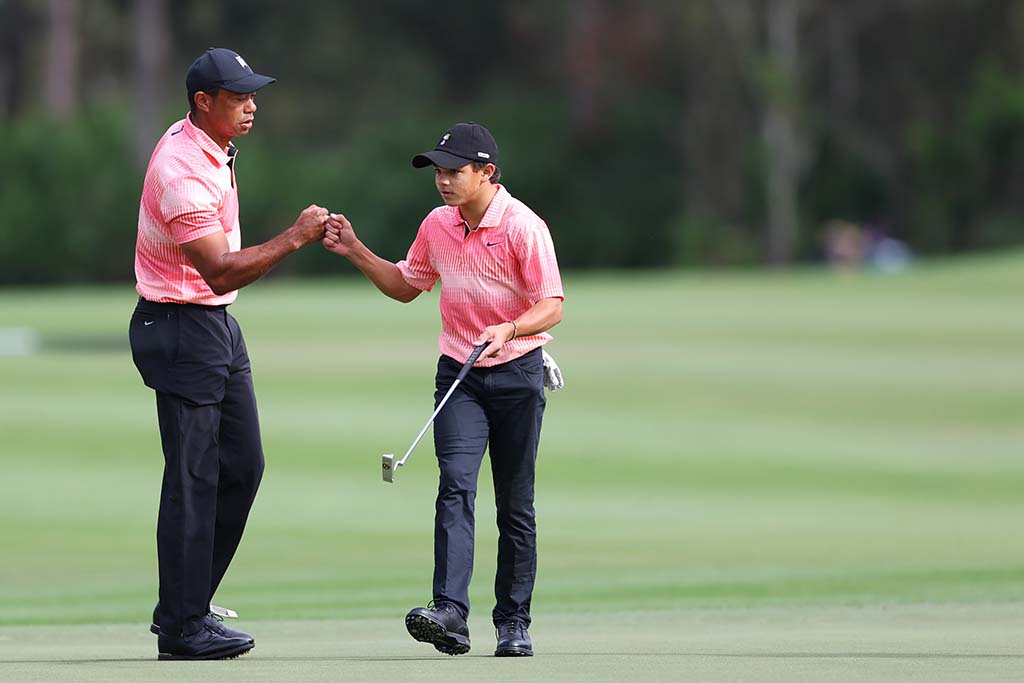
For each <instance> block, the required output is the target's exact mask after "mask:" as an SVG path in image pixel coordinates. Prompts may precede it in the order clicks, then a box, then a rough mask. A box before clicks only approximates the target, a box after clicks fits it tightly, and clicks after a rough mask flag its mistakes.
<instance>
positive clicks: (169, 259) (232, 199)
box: [135, 116, 242, 306]
mask: <svg viewBox="0 0 1024 683" xmlns="http://www.w3.org/2000/svg"><path fill="white" fill-rule="evenodd" d="M230 151H231V154H228V153H227V152H225V151H224V150H223V149H221V147H220V146H219V145H217V143H215V142H214V141H213V140H212V139H210V136H209V135H207V134H206V133H205V132H203V131H202V130H201V129H200V128H197V127H196V126H195V125H193V123H192V120H191V118H190V117H189V116H186V117H185V118H184V119H183V120H181V121H178V122H177V123H175V124H174V125H173V126H171V127H170V128H168V129H167V132H166V133H164V135H163V137H162V138H160V142H158V143H157V145H156V149H155V150H153V156H152V157H151V158H150V160H149V168H147V169H146V180H145V182H144V183H143V185H142V201H141V202H140V204H139V234H138V237H137V239H136V242H135V280H136V284H135V290H136V291H137V292H138V293H139V295H140V296H141V297H142V298H144V299H148V300H150V301H159V302H172V303H194V304H203V305H207V306H217V305H221V304H230V303H231V302H233V301H234V300H235V298H236V297H237V296H238V291H237V290H236V291H233V292H228V293H227V294H224V295H220V296H218V295H217V294H214V293H213V291H212V290H211V289H210V287H209V285H207V284H206V281H205V280H203V276H202V275H200V274H199V271H198V270H196V269H195V266H193V265H192V263H191V261H189V260H188V257H187V256H185V252H184V251H182V250H181V247H180V246H179V245H181V244H184V243H186V242H192V241H193V240H197V239H199V238H200V237H206V236H207V235H212V234H213V233H216V232H217V231H221V230H222V231H224V234H225V235H227V238H228V248H229V249H230V250H231V251H238V250H239V249H240V248H241V247H242V231H241V228H240V226H239V224H238V188H237V187H236V183H235V171H234V163H230V164H229V162H231V161H232V158H233V155H234V152H235V148H234V147H231V148H230Z"/></svg>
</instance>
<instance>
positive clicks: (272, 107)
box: [0, 0, 1024, 284]
mask: <svg viewBox="0 0 1024 683" xmlns="http://www.w3.org/2000/svg"><path fill="white" fill-rule="evenodd" d="M1022 37H1024V6H1022V5H1021V3H1019V2H1015V1H1014V0H948V1H946V2H931V1H927V0H863V1H861V2H856V3H850V2H843V1H842V0H814V1H811V0H730V1H729V2H713V1H709V0H693V1H689V2H678V1H659V0H648V1H645V2H619V1H616V0H576V1H574V2H567V3H549V2H541V1H534V0H523V1H521V2H515V3H498V2H489V3H488V2H465V1H454V2H449V3H446V4H445V5H444V6H443V7H440V6H437V5H435V4H432V3H423V2H416V1H413V0H381V1H380V2H376V3H374V5H373V11H368V10H367V7H366V5H365V4H363V3H356V2H331V1H327V0H323V1H315V0H309V1H302V2H292V3H289V4H288V6H287V9H284V8H282V6H281V4H280V3H278V2H272V1H270V0H238V1H231V0H225V1H221V2H210V1H207V0H180V1H177V2H172V1H171V0H88V1H86V0H0V45H2V48H0V49H2V61H0V176H2V178H3V183H2V186H0V283H5V284H16V283H43V282H86V281H111V280H114V281H124V280H130V279H131V276H132V273H131V263H132V248H133V240H134V233H135V223H136V212H137V205H138V194H139V189H140V187H141V178H142V174H143V172H144V169H145V163H146V161H147V160H148V156H149V154H150V152H151V151H152V147H153V144H154V142H155V141H156V139H157V138H158V137H159V135H160V134H161V133H162V132H163V131H164V130H165V129H166V127H167V126H168V125H169V124H170V123H172V122H173V121H174V120H176V119H177V118H179V117H181V116H182V115H183V114H184V112H185V111H186V106H187V105H186V97H185V91H184V85H183V82H184V74H185V71H186V70H187V68H188V65H189V63H190V62H191V61H192V60H193V59H194V58H195V57H196V56H197V55H198V54H200V53H201V52H202V51H203V50H204V49H205V48H206V47H208V46H211V45H214V46H227V47H231V48H233V49H235V50H237V51H238V52H239V53H241V54H242V55H243V56H244V57H245V58H246V59H247V60H248V61H249V62H250V63H251V64H252V65H253V66H254V67H255V69H256V70H257V71H260V72H263V73H267V74H270V75H273V76H276V77H278V78H279V82H278V83H276V84H274V85H273V86H272V87H270V88H268V89H266V90H264V91H261V92H260V94H259V98H258V104H259V106H260V111H259V114H258V123H257V126H256V127H255V129H254V133H253V134H252V135H250V136H249V137H248V138H247V139H245V140H242V141H239V147H240V148H241V150H242V156H241V157H240V170H239V174H240V187H241V200H242V224H243V226H244V227H245V230H246V240H247V243H253V242H255V241H260V240H262V239H264V238H266V237H268V236H269V235H271V234H273V233H275V232H276V231H278V230H279V229H281V228H283V227H286V226H287V225H290V223H291V221H292V220H293V219H294V216H295V215H296V214H297V213H298V211H299V210H300V209H301V208H303V207H305V206H307V205H308V204H310V203H313V202H317V203H320V204H322V205H327V206H329V207H330V208H332V209H333V210H338V211H345V212H347V213H348V214H349V215H350V217H352V218H353V220H354V222H355V224H356V226H357V227H359V226H360V225H364V226H366V227H370V226H372V228H373V230H374V238H373V245H374V246H375V247H377V248H378V249H379V250H380V251H381V252H382V254H383V255H385V256H388V257H390V258H393V259H395V258H399V257H401V256H402V255H404V251H405V248H406V246H407V244H408V242H409V235H410V234H411V231H412V230H413V229H414V228H415V225H416V222H417V221H418V218H419V217H420V216H421V215H422V214H423V213H424V207H425V206H428V205H431V202H432V201H434V191H433V188H432V187H431V185H430V183H429V181H427V180H426V179H425V178H424V177H423V175H422V174H417V173H414V172H411V170H410V168H409V157H410V156H411V155H412V154H414V153H415V152H417V151H420V150H422V149H427V148H429V147H431V146H432V145H433V144H434V142H435V141H436V139H437V138H438V137H439V136H440V134H441V133H442V132H443V131H444V130H445V128H446V127H447V126H448V125H449V124H451V123H453V122H456V121H460V120H478V121H480V122H482V123H484V124H486V125H488V126H489V127H490V128H491V129H492V131H493V132H494V134H495V136H496V138H497V140H498V142H499V144H500V146H501V149H502V160H503V163H502V165H503V166H504V167H505V168H504V171H505V178H506V180H507V182H508V183H509V185H510V187H511V188H512V191H513V193H515V194H517V195H518V196H520V197H522V198H523V199H525V200H527V202H528V203H529V204H530V205H531V206H533V207H534V208H535V209H536V210H537V211H538V213H540V215H541V216H543V217H544V218H545V219H546V220H547V221H548V223H549V224H550V225H551V226H553V227H554V229H555V230H556V232H557V238H556V239H557V246H558V249H559V256H560V259H561V262H562V264H563V267H565V268H568V269H573V268H637V267H674V266H682V265H693V264H707V265H716V266H717V265H729V266H732V265H754V264H765V263H770V264H789V263H796V262H821V261H826V260H831V261H832V262H836V263H840V264H844V265H849V264H858V263H862V262H868V263H876V264H877V263H881V264H882V266H883V267H898V266H899V264H901V263H903V262H904V261H905V257H906V256H908V252H909V253H918V254H926V255H934V254H950V253H961V252H965V251H972V250H982V249H993V248H999V247H1004V246H1006V245H1011V244H1019V243H1020V242H1021V241H1022V240H1024V231H1022V229H1021V226H1020V221H1019V220H1018V214H1019V209H1020V208H1021V207H1020V205H1021V202H1022V199H1021V193H1020V192H1019V191H1018V188H1019V186H1020V184H1021V182H1022V179H1024V135H1022V130H1024V127H1022V125H1021V124H1022V122H1024V84H1022V83H1021V79H1020V75H1021V72H1022V69H1024V47H1022V45H1024V40H1022ZM331 269H333V265H332V263H331V261H330V259H329V258H328V257H327V256H326V255H325V254H322V253H319V252H317V251H316V250H310V251H309V253H303V254H302V255H300V256H299V257H297V258H294V259H290V260H289V261H288V262H287V263H285V264H284V265H283V266H282V267H281V268H280V269H279V273H278V274H280V273H313V272H323V271H326V270H331Z"/></svg>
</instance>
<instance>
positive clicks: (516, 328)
mask: <svg viewBox="0 0 1024 683" xmlns="http://www.w3.org/2000/svg"><path fill="white" fill-rule="evenodd" d="M505 322H507V323H511V324H512V336H511V337H509V338H508V340H509V341H512V340H513V339H515V338H516V335H518V334H519V326H518V325H516V321H515V320H506V321H505Z"/></svg>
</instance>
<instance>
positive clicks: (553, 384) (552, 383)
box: [541, 349, 565, 392]
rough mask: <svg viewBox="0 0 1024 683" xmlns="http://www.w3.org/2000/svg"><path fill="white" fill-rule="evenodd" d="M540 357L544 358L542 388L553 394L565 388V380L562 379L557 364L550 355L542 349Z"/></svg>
mask: <svg viewBox="0 0 1024 683" xmlns="http://www.w3.org/2000/svg"><path fill="white" fill-rule="evenodd" d="M541 356H542V357H543V358H544V386H546V387H547V388H548V389H550V390H551V391H553V392H554V391H558V390H559V389H561V388H562V387H564V386H565V380H564V379H562V371H561V370H560V369H559V368H558V363H556V362H555V359H554V358H552V357H551V354H550V353H548V352H547V351H544V350H543V349H542V350H541Z"/></svg>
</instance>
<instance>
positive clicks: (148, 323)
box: [142, 320, 156, 327]
mask: <svg viewBox="0 0 1024 683" xmlns="http://www.w3.org/2000/svg"><path fill="white" fill-rule="evenodd" d="M155 322H156V321H155V320H143V321H142V324H143V325H145V326H146V327H149V326H150V325H152V324H153V323H155Z"/></svg>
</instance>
